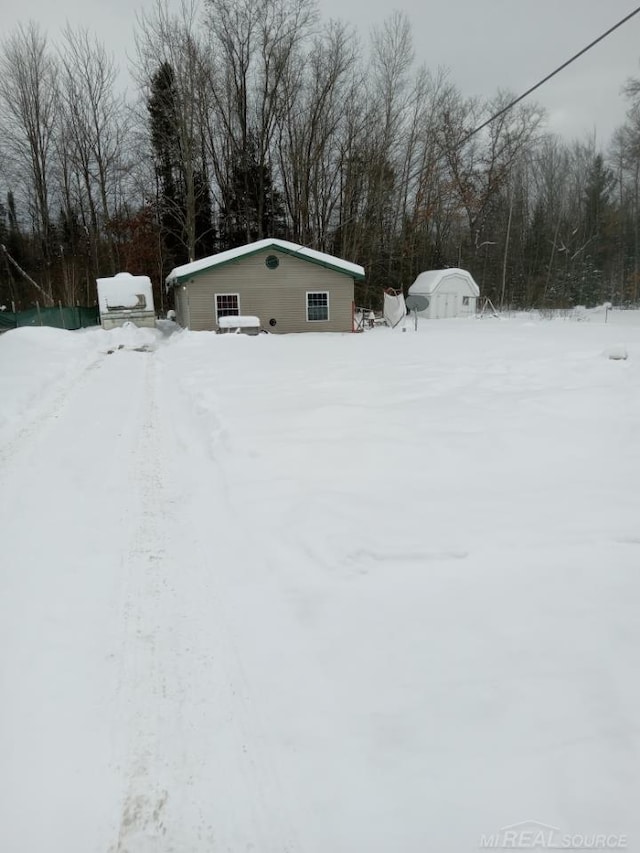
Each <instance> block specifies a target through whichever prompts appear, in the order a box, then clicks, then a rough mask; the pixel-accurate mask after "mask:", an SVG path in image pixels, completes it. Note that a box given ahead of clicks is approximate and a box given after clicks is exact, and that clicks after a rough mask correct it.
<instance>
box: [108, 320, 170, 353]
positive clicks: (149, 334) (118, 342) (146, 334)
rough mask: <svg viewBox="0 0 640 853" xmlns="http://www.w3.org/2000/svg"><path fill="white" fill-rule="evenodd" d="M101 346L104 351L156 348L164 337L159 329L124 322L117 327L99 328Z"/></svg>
mask: <svg viewBox="0 0 640 853" xmlns="http://www.w3.org/2000/svg"><path fill="white" fill-rule="evenodd" d="M96 334H98V335H99V341H100V348H101V349H102V350H103V351H107V352H109V351H114V350H118V349H136V350H137V349H142V348H144V349H146V350H152V349H155V348H156V346H157V345H158V343H159V341H160V340H161V339H162V338H163V337H164V335H163V333H162V332H161V331H160V330H159V329H150V328H147V327H139V326H136V325H135V323H124V325H122V326H118V327H116V328H115V329H99V330H98V331H97V333H96Z"/></svg>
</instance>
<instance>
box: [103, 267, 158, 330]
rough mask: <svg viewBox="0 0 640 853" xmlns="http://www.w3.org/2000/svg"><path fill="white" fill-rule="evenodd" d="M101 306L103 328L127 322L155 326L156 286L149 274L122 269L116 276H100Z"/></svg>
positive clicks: (111, 327)
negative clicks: (154, 294) (154, 299)
mask: <svg viewBox="0 0 640 853" xmlns="http://www.w3.org/2000/svg"><path fill="white" fill-rule="evenodd" d="M98 306H99V308H100V322H101V324H102V328H103V329H113V328H115V327H116V326H122V325H123V324H124V323H134V324H135V325H136V326H151V327H152V328H153V327H155V324H156V314H155V311H154V308H153V288H152V286H151V279H150V278H149V277H148V276H146V275H131V273H128V272H119V273H118V274H117V275H115V276H113V278H99V279H98Z"/></svg>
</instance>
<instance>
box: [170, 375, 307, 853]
mask: <svg viewBox="0 0 640 853" xmlns="http://www.w3.org/2000/svg"><path fill="white" fill-rule="evenodd" d="M165 399H167V397H166V395H165ZM201 414H202V413H201V412H199V411H198V410H197V406H196V408H195V409H194V408H193V407H192V405H191V400H190V398H189V396H188V395H187V394H184V391H183V388H182V387H180V395H179V399H178V400H177V401H176V402H175V403H174V406H173V412H172V420H173V432H174V447H175V448H176V449H178V448H179V455H180V460H181V462H180V467H181V469H182V470H183V471H184V472H185V475H186V477H187V480H186V481H185V483H184V486H185V488H186V491H187V493H188V496H189V497H190V499H191V500H190V501H187V502H186V503H187V506H188V512H185V513H183V515H182V523H183V525H186V526H183V527H182V529H181V530H180V538H181V539H182V540H184V539H185V538H188V539H189V551H190V554H191V563H192V566H193V577H194V584H195V587H196V588H197V589H199V590H200V594H199V595H197V596H195V595H194V597H193V600H192V602H191V611H190V616H191V619H192V621H193V625H194V627H195V630H194V637H193V640H194V645H196V643H197V639H196V637H195V634H197V633H201V632H200V631H199V627H202V629H203V632H204V630H206V631H207V632H208V634H209V636H210V641H209V645H208V647H206V648H202V647H201V649H200V656H201V658H202V659H203V660H204V661H207V663H206V667H207V669H210V668H211V667H212V666H213V667H214V668H215V678H216V683H211V684H210V687H211V689H212V692H213V693H214V696H213V702H214V703H215V706H216V708H215V717H216V719H217V720H218V721H219V722H220V723H221V724H222V725H221V731H220V732H218V733H214V734H213V736H211V737H210V738H209V739H208V741H207V739H206V738H205V737H204V736H205V731H204V730H202V731H201V732H200V735H201V736H202V740H203V754H202V756H201V759H200V762H199V770H200V772H201V774H202V778H201V781H202V782H204V783H205V786H206V782H205V780H206V779H211V780H212V781H213V782H214V784H215V785H218V784H219V783H220V781H222V788H223V793H222V797H223V800H222V802H221V803H219V804H218V812H217V816H216V815H213V817H212V818H211V819H208V820H206V821H205V823H206V826H207V830H208V833H209V838H210V843H209V844H208V845H207V846H198V847H197V848H194V849H197V850H202V853H205V851H206V853H209V851H210V850H212V849H218V848H220V849H224V850H229V851H233V853H235V851H237V850H255V851H256V853H258V851H259V853H294V851H301V850H302V847H301V844H300V841H299V839H298V836H297V831H296V829H295V827H294V826H293V823H292V820H291V819H290V817H289V816H288V814H287V803H288V799H289V798H287V796H286V795H285V792H284V789H283V786H282V784H281V781H280V779H279V777H278V772H277V768H276V762H275V760H274V756H273V755H272V754H271V752H270V750H269V748H268V746H267V744H268V740H269V737H268V725H267V722H266V719H265V717H264V714H263V712H262V710H261V705H262V703H261V701H260V696H259V695H258V694H257V693H256V691H255V689H254V687H253V686H252V680H251V678H250V674H249V672H248V670H247V668H246V666H245V663H244V660H243V656H242V653H241V651H240V648H239V646H238V644H237V642H236V639H235V630H236V629H234V626H233V624H232V620H231V619H230V618H229V614H228V612H227V601H226V593H225V588H224V584H223V583H222V575H223V572H222V564H224V563H225V561H226V562H227V564H231V565H233V564H235V563H236V562H237V557H238V548H239V546H240V543H241V548H242V557H243V559H249V560H257V561H258V562H260V561H261V557H260V555H259V552H258V551H257V549H255V550H254V548H253V546H252V543H251V542H250V541H249V540H248V537H247V532H246V530H245V529H244V528H243V527H241V526H240V524H239V520H238V518H237V516H236V512H235V509H234V507H233V505H232V503H231V499H230V489H229V483H228V480H227V476H226V472H225V470H224V467H223V465H222V464H221V462H220V459H219V458H218V453H219V452H220V449H221V448H223V447H224V446H226V432H225V429H224V424H223V423H222V421H221V419H220V416H219V413H218V412H217V411H215V412H213V411H209V410H207V412H206V421H207V426H208V427H212V433H213V437H214V445H213V446H211V444H210V443H209V442H208V441H207V438H210V437H211V432H209V433H208V436H206V437H205V434H203V432H202V431H201V429H200V427H201V426H202V418H201ZM194 416H195V417H194ZM207 432H208V430H207ZM185 497H186V495H185ZM207 520H208V523H207ZM203 530H206V531H207V534H208V535H209V537H210V538H209V539H207V538H206V537H205V538H203V537H202V531H203ZM203 632H202V633H203ZM192 674H193V673H192ZM200 675H201V677H202V679H203V680H204V679H205V678H206V672H205V670H203V671H202V672H201V673H200ZM211 682H213V679H211ZM196 693H198V691H196ZM194 698H195V697H194ZM198 698H199V700H200V701H203V702H205V703H206V702H207V701H209V700H210V699H211V697H210V696H207V695H204V694H202V693H199V696H198ZM207 744H208V746H209V748H210V752H209V754H207V753H206V745H207ZM220 759H221V760H220ZM216 764H218V766H216ZM225 773H228V774H229V776H228V778H227V780H226V782H225V780H224V774H225ZM215 777H217V778H215ZM225 788H226V790H225ZM238 804H239V806H240V808H239V810H238ZM214 806H215V804H214ZM228 807H230V808H231V809H232V810H234V809H235V810H236V811H237V812H238V813H237V814H236V815H235V816H232V817H231V818H230V819H226V818H225V816H224V815H222V814H221V809H226V808H228ZM214 811H215V807H214ZM221 817H222V819H223V822H224V827H223V828H222V829H221V828H220V827H219V826H218V825H217V820H218V819H220V818H221ZM234 820H235V825H234Z"/></svg>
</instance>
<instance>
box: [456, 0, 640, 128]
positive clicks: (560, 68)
mask: <svg viewBox="0 0 640 853" xmlns="http://www.w3.org/2000/svg"><path fill="white" fill-rule="evenodd" d="M638 12H640V6H638V7H637V9H634V10H633V12H629V14H628V15H625V17H624V18H622V20H620V21H618V23H617V24H614V25H613V26H612V27H609V29H608V30H607V31H606V32H604V33H602V35H599V36H598V38H596V39H594V40H593V41H592V42H590V43H589V44H588V45H587V46H586V47H583V48H582V50H579V51H578V52H577V53H574V55H573V56H572V57H571V59H567V61H566V62H563V63H562V65H559V66H558V67H557V68H556V69H555V70H554V71H552V72H551V74H547V76H546V77H543V78H542V80H539V81H538V82H537V83H536V84H535V86H531V88H530V89H527V91H526V92H523V93H522V94H521V95H518V97H517V98H514V100H513V101H511V103H509V104H507V106H506V107H503V108H502V109H501V110H499V111H498V112H497V113H495V115H492V116H491V118H488V119H487V120H486V121H485V122H483V123H482V124H481V125H479V126H478V127H476V128H474V130H472V131H471V132H470V133H468V134H467V135H466V136H465V137H464V138H463V140H462V142H460V143H459V144H460V145H464V143H465V142H467V140H469V139H471V137H472V136H475V134H476V133H480V131H481V130H484V129H485V127H487V126H488V125H490V124H491V122H493V121H495V120H496V119H497V118H500V116H503V115H504V114H505V113H506V112H509V110H510V109H511V108H512V107H515V105H516V104H519V103H520V101H523V100H524V99H525V98H526V97H528V96H529V95H530V94H531V93H532V92H535V91H536V89H539V88H540V86H544V84H545V83H547V82H548V81H549V80H551V78H552V77H555V76H556V74H559V73H560V72H561V71H564V69H565V68H567V67H568V66H569V65H571V63H572V62H575V61H576V59H579V58H580V57H581V56H584V54H585V53H586V52H587V51H589V50H591V48H592V47H595V46H596V45H597V44H598V43H599V42H601V41H603V40H604V39H606V37H607V36H610V35H611V33H612V32H614V31H615V30H617V29H618V27H621V26H622V25H623V24H626V23H627V21H630V20H631V18H633V16H634V15H637V14H638Z"/></svg>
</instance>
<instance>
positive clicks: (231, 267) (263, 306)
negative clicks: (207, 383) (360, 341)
mask: <svg viewBox="0 0 640 853" xmlns="http://www.w3.org/2000/svg"><path fill="white" fill-rule="evenodd" d="M268 255H276V256H277V257H278V260H279V261H280V264H279V266H278V267H277V269H275V270H270V269H268V268H267V267H266V266H265V258H266V257H267V256H268ZM185 286H186V290H183V289H182V285H179V284H178V285H176V290H177V293H176V313H177V319H178V322H179V323H180V325H182V326H185V327H187V328H190V329H194V330H206V329H209V330H214V329H216V316H215V294H216V293H237V294H238V295H239V297H240V313H241V314H245V315H255V316H257V317H259V318H260V320H261V324H262V328H263V329H266V330H267V331H269V332H275V333H283V332H350V331H352V313H351V312H352V303H353V279H352V278H350V277H349V276H348V275H343V274H342V273H338V272H334V271H333V270H328V269H325V268H324V267H321V266H319V265H318V264H313V263H309V262H308V261H303V260H300V259H299V258H293V257H291V256H290V255H287V254H284V253H281V252H278V251H277V249H275V248H269V249H266V250H265V251H264V252H260V253H259V254H256V255H252V256H251V257H248V258H239V259H238V260H237V261H235V262H233V263H231V264H227V265H226V266H223V267H220V268H215V267H214V268H213V269H211V270H208V271H207V272H203V273H200V274H199V275H197V276H195V277H194V278H193V279H191V280H190V281H188V282H186V283H185ZM308 291H312V292H323V291H326V292H327V293H328V294H329V320H320V321H315V322H308V321H307V296H306V295H307V292H308ZM178 292H179V293H180V299H179V300H178ZM179 303H180V310H178V308H177V306H178V304H179ZM185 303H186V304H185ZM272 318H273V319H274V320H276V325H275V326H270V325H269V320H270V319H272Z"/></svg>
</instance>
